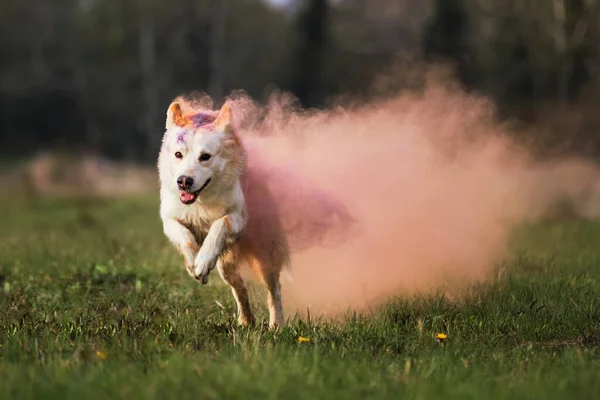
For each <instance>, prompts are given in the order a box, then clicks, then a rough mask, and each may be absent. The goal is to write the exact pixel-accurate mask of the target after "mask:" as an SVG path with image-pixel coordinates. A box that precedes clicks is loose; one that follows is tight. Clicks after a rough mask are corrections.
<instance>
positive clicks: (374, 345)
mask: <svg viewBox="0 0 600 400" xmlns="http://www.w3.org/2000/svg"><path fill="white" fill-rule="evenodd" d="M156 209H157V203H156V200H154V199H151V200H139V199H138V200H118V201H106V200H105V201H102V200H93V201H91V200H59V199H22V198H19V199H6V198H4V199H2V200H0V329H1V333H2V334H1V336H0V345H1V348H0V397H2V398H6V399H16V398H60V399H63V398H67V399H69V398H77V399H80V398H91V399H96V398H107V399H108V398H111V399H112V398H127V399H130V400H133V399H138V398H139V399H142V398H143V399H150V398H190V399H191V398H194V399H196V398H203V399H204V398H205V399H211V398H213V399H222V398H231V399H233V398H239V399H250V398H278V399H279V398H285V399H315V398H329V399H336V398H344V399H350V398H356V399H362V398H394V399H395V398H403V397H404V398H414V399H428V398H436V399H451V398H460V399H484V398H485V399H487V398H500V399H502V398H505V399H513V398H531V399H562V398H577V399H579V398H596V397H597V396H598V394H599V393H600V349H599V347H598V346H599V345H600V223H597V222H591V221H583V220H562V221H546V222H543V223H539V224H536V225H534V226H528V227H523V228H522V229H520V230H519V231H518V232H516V233H515V235H514V238H513V247H512V253H511V256H510V257H509V258H508V259H507V260H506V261H505V264H503V265H502V267H503V268H504V269H503V271H504V272H503V274H502V275H501V276H500V278H498V279H497V280H495V281H494V282H491V283H489V284H485V285H480V286H478V287H474V288H473V289H472V290H471V294H470V295H469V296H468V297H467V298H466V299H465V300H464V301H461V302H460V303H456V302H454V303H453V302H449V301H447V300H446V299H444V298H443V297H442V296H434V295H432V296H421V297H411V298H404V299H395V300H393V299H391V300H390V302H389V303H388V304H386V305H383V306H381V307H380V308H379V309H377V310H376V311H375V312H374V313H373V314H372V315H370V316H360V315H359V316H356V315H351V314H349V315H348V317H347V318H346V319H345V320H344V321H342V322H328V321H324V320H321V321H320V320H300V319H297V318H296V319H292V321H291V322H290V324H289V326H287V327H286V328H284V329H282V330H281V331H279V332H277V333H274V332H270V331H269V330H268V329H266V326H265V325H264V322H263V324H262V325H259V326H255V327H251V328H244V329H241V328H238V327H236V326H235V323H234V321H235V319H234V316H233V314H234V302H233V298H232V297H231V295H230V292H229V290H228V289H227V288H226V287H225V286H224V285H223V284H222V283H221V281H220V279H218V278H217V277H216V275H215V276H213V277H212V279H211V282H210V284H209V285H208V286H200V285H198V284H196V283H195V282H193V281H192V280H191V279H190V278H189V277H188V275H187V273H186V272H185V271H184V268H183V266H182V264H181V260H180V258H179V256H178V255H177V254H176V252H175V251H174V249H173V248H172V247H171V246H170V245H169V244H168V243H167V241H166V239H165V238H164V237H163V234H162V230H161V226H160V221H159V220H158V215H157V211H156ZM475 245H476V244H475ZM260 290H261V289H260V288H258V287H253V288H252V291H253V292H254V293H251V294H252V295H253V297H252V299H256V300H254V302H253V304H254V308H255V310H256V311H257V314H258V315H257V316H258V317H259V318H260V319H261V320H262V321H264V320H265V318H266V310H265V306H264V302H263V297H262V294H260V298H257V297H256V296H257V294H259V293H256V292H257V291H260ZM215 300H217V301H219V302H220V304H222V306H223V307H221V306H219V305H218V304H217V303H216V302H215ZM257 300H258V301H257ZM259 301H260V302H259ZM437 333H445V334H447V335H448V338H447V340H446V341H445V342H444V343H441V344H440V343H437V342H436V340H435V339H434V336H435V335H436V334H437ZM299 337H304V338H310V341H304V342H300V341H299Z"/></svg>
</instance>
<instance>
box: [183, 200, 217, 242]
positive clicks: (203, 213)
mask: <svg viewBox="0 0 600 400" xmlns="http://www.w3.org/2000/svg"><path fill="white" fill-rule="evenodd" d="M225 213H226V212H225V209H222V208H220V207H210V208H208V207H202V206H200V205H195V206H191V207H190V206H188V207H185V209H183V210H182V212H180V214H179V216H178V217H179V218H178V220H179V222H180V223H181V224H182V225H184V226H185V227H186V228H188V229H189V230H190V231H191V232H192V233H193V234H194V236H195V237H196V240H197V241H198V243H202V242H203V241H204V238H205V237H206V235H207V233H208V230H209V229H210V227H211V225H212V224H213V223H214V222H215V221H216V220H218V219H219V218H222V217H223V216H224V215H225Z"/></svg>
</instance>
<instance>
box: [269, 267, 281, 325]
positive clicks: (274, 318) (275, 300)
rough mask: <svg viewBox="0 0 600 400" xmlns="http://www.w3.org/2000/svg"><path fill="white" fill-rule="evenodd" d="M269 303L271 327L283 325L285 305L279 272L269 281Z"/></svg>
mask: <svg viewBox="0 0 600 400" xmlns="http://www.w3.org/2000/svg"><path fill="white" fill-rule="evenodd" d="M266 284H267V304H268V306H269V327H270V328H274V327H276V326H283V305H282V303H281V284H280V283H279V274H277V277H276V278H275V277H274V278H273V279H269V280H268V281H267V282H266Z"/></svg>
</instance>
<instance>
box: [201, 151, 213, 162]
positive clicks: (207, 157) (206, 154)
mask: <svg viewBox="0 0 600 400" xmlns="http://www.w3.org/2000/svg"><path fill="white" fill-rule="evenodd" d="M211 157H212V156H211V155H210V154H208V153H202V154H201V155H200V161H208V160H210V158H211Z"/></svg>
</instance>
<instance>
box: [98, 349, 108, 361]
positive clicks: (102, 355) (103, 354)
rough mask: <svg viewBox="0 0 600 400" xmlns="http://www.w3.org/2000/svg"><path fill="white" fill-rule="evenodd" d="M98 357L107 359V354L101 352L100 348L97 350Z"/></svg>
mask: <svg viewBox="0 0 600 400" xmlns="http://www.w3.org/2000/svg"><path fill="white" fill-rule="evenodd" d="M96 357H98V358H99V359H101V360H106V354H105V353H103V352H101V351H100V350H96Z"/></svg>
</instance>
